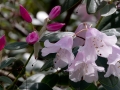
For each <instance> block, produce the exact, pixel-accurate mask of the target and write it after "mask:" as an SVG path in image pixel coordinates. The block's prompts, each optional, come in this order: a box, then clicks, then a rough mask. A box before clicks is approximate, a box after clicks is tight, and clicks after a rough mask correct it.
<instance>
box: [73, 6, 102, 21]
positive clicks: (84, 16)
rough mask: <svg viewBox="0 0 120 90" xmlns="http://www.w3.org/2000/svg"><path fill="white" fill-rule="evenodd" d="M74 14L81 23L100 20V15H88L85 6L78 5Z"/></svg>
mask: <svg viewBox="0 0 120 90" xmlns="http://www.w3.org/2000/svg"><path fill="white" fill-rule="evenodd" d="M75 12H76V14H77V15H78V16H79V17H80V21H82V22H96V21H97V18H98V19H99V18H100V15H99V16H97V18H96V17H95V15H92V14H88V13H87V10H86V4H80V5H78V7H77V8H76V9H75Z"/></svg>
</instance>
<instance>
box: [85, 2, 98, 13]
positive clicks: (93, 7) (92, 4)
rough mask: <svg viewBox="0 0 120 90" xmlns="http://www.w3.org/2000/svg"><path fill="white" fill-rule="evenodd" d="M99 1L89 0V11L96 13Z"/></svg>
mask: <svg viewBox="0 0 120 90" xmlns="http://www.w3.org/2000/svg"><path fill="white" fill-rule="evenodd" d="M97 7H98V6H97V3H96V0H87V12H88V13H95V12H96V11H97Z"/></svg>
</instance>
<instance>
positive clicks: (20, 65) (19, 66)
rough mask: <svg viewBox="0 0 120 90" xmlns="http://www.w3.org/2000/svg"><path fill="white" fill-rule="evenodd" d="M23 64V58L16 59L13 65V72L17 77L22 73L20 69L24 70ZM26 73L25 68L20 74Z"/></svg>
mask: <svg viewBox="0 0 120 90" xmlns="http://www.w3.org/2000/svg"><path fill="white" fill-rule="evenodd" d="M23 66H24V63H23V62H22V61H21V60H17V61H15V62H14V65H13V66H12V74H13V75H14V76H16V77H17V76H18V74H20V71H21V70H22V68H23ZM24 74H25V68H24V70H23V72H22V73H21V75H20V76H23V75H24Z"/></svg>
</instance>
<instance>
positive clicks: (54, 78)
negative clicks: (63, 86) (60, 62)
mask: <svg viewBox="0 0 120 90" xmlns="http://www.w3.org/2000/svg"><path fill="white" fill-rule="evenodd" d="M58 80H59V76H58V74H49V75H46V76H45V77H44V78H43V79H42V81H41V83H45V84H47V85H48V86H50V87H53V86H55V85H56V83H57V82H58Z"/></svg>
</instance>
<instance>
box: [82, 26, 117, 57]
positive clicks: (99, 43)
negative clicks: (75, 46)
mask: <svg viewBox="0 0 120 90" xmlns="http://www.w3.org/2000/svg"><path fill="white" fill-rule="evenodd" d="M116 42H117V38H116V36H115V35H113V36H107V35H106V34H105V33H102V32H100V31H98V30H97V29H95V28H90V29H88V30H87V32H86V37H85V45H84V48H85V49H84V50H85V52H86V54H87V55H91V56H92V57H97V55H98V56H101V57H105V58H107V57H108V56H109V54H112V46H113V45H115V44H116Z"/></svg>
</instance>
